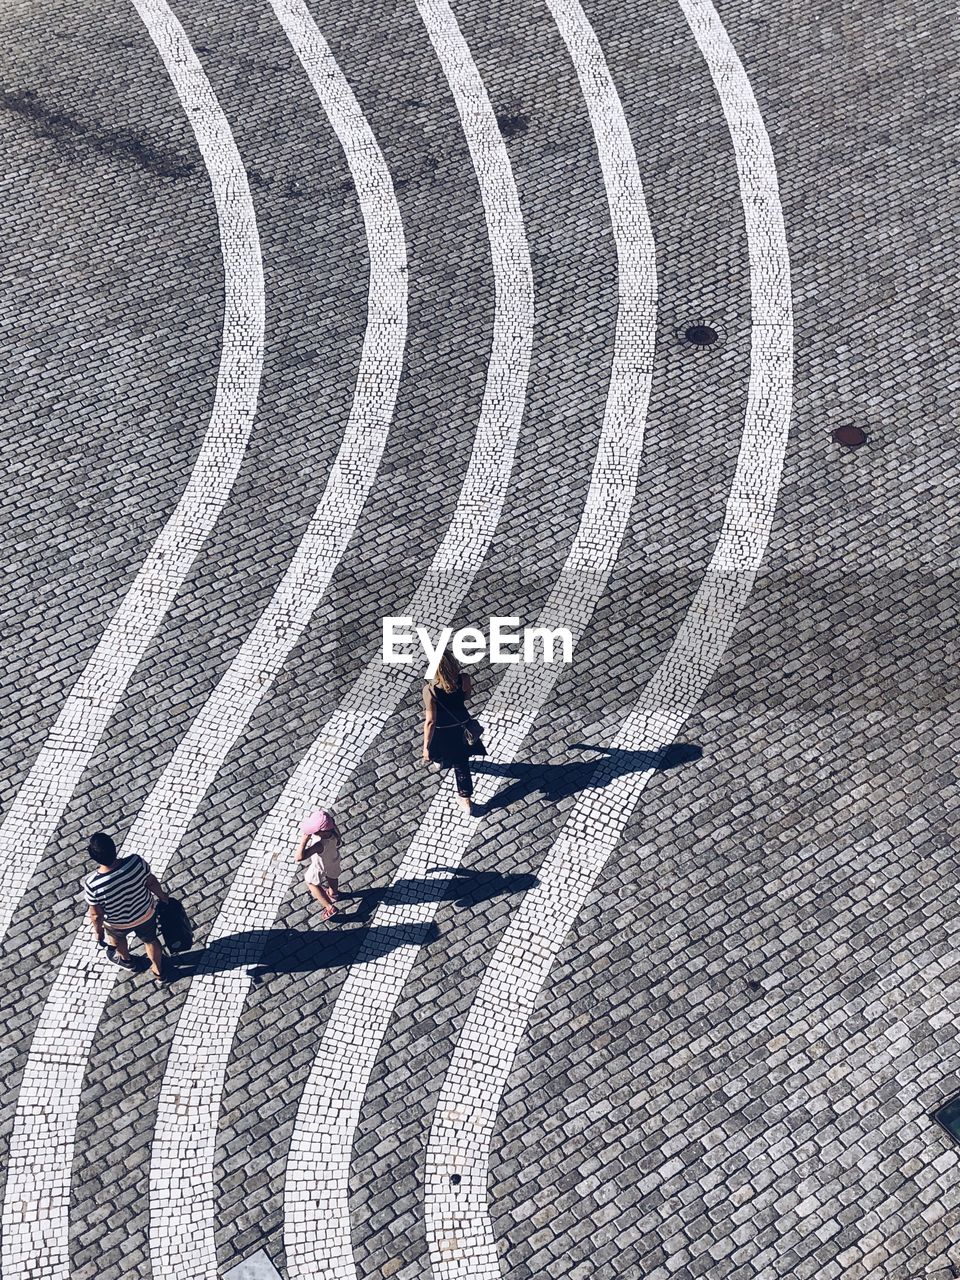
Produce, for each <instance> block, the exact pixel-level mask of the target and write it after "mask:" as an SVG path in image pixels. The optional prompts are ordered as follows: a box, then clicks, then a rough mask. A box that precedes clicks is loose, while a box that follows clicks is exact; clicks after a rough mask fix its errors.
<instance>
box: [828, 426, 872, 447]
mask: <svg viewBox="0 0 960 1280" xmlns="http://www.w3.org/2000/svg"><path fill="white" fill-rule="evenodd" d="M830 439H831V440H833V442H834V443H835V444H844V445H846V446H847V448H848V449H858V448H859V447H860V445H862V444H866V443H867V433H866V432H865V431H864V430H863V429H862V428H861V427H837V429H836V431H832V432H831V433H830Z"/></svg>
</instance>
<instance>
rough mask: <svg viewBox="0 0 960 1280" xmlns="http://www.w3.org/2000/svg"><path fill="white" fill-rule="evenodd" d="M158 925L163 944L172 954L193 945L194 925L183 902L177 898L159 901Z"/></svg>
mask: <svg viewBox="0 0 960 1280" xmlns="http://www.w3.org/2000/svg"><path fill="white" fill-rule="evenodd" d="M157 925H158V927H159V929H160V936H161V938H163V945H164V946H165V947H166V948H167V950H168V951H169V952H170V953H171V954H176V952H178V951H189V950H190V948H191V947H192V946H193V925H192V924H191V923H190V918H189V916H188V915H187V913H186V911H184V909H183V903H182V902H179V901H178V900H177V899H176V898H168V899H167V901H166V902H158V903H157Z"/></svg>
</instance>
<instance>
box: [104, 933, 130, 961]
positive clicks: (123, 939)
mask: <svg viewBox="0 0 960 1280" xmlns="http://www.w3.org/2000/svg"><path fill="white" fill-rule="evenodd" d="M104 932H105V933H106V935H107V941H108V942H109V943H110V945H111V947H113V949H114V951H115V952H116V953H117V958H118V959H120V960H129V959H130V948H129V947H128V946H127V935H126V934H125V933H111V931H110V927H109V925H108V926H107V928H106V929H105V930H104Z"/></svg>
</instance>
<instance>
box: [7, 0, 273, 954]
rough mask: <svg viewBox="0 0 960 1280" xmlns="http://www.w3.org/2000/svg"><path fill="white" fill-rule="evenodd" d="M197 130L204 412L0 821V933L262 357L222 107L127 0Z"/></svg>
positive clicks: (119, 689)
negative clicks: (206, 269)
mask: <svg viewBox="0 0 960 1280" xmlns="http://www.w3.org/2000/svg"><path fill="white" fill-rule="evenodd" d="M134 3H135V4H136V5H137V8H138V11H139V12H140V15H141V17H142V18H143V19H144V21H145V22H146V23H147V25H148V27H149V28H150V33H151V36H152V37H153V39H154V43H155V44H156V46H157V48H158V50H159V52H160V56H161V58H162V59H163V61H164V64H165V65H166V68H167V71H168V73H169V75H170V79H171V80H172V82H173V85H174V88H175V89H176V91H177V96H178V97H179V99H180V102H181V105H182V106H183V109H184V112H185V113H186V116H187V119H188V120H189V122H190V126H191V128H192V129H193V132H194V135H195V137H196V139H197V145H198V146H199V148H200V154H201V155H202V157H203V162H204V164H205V166H206V169H207V173H208V175H209V178H210V185H211V187H212V189H213V197H214V201H215V204H216V209H217V221H218V224H219V231H220V249H221V254H222V257H223V271H224V291H225V299H224V314H223V337H222V349H221V356H220V369H219V373H218V375H217V389H216V395H215V397H214V402H213V409H212V412H211V414H210V422H209V425H208V426H207V430H206V433H205V435H204V438H203V443H202V444H201V446H200V451H199V453H198V455H197V460H196V462H195V463H194V466H193V470H192V471H191V473H190V479H189V480H188V482H187V485H186V488H185V489H184V491H183V493H182V495H181V497H180V500H179V502H178V503H177V505H176V507H175V509H174V512H173V514H172V515H171V516H170V518H169V520H168V521H167V523H166V524H165V525H164V527H163V529H162V530H161V531H160V534H159V535H158V537H157V540H156V541H155V542H154V544H153V546H152V547H151V549H150V552H149V554H148V556H147V558H146V560H145V561H144V563H143V565H142V567H141V568H140V570H139V571H138V573H137V575H136V577H135V578H134V580H133V582H132V583H131V585H130V587H129V588H128V590H127V594H126V595H125V596H124V598H123V600H122V601H121V603H120V607H119V609H118V610H117V612H116V613H115V614H114V616H113V617H112V618H111V620H110V622H109V623H108V624H107V628H106V630H105V631H104V633H103V635H102V636H101V637H100V640H99V642H98V644H97V647H96V648H95V649H94V651H93V653H92V654H91V656H90V658H89V659H88V661H87V664H86V666H85V667H84V669H83V671H82V673H81V675H80V678H79V679H78V680H77V682H76V684H75V685H74V686H73V688H72V689H71V690H70V693H69V694H68V695H67V700H66V702H65V703H64V704H63V707H62V708H61V710H60V714H59V715H58V716H57V720H56V723H55V724H54V726H53V728H52V729H51V730H50V732H49V734H48V735H47V739H46V741H45V743H44V745H43V747H42V748H41V750H40V754H39V755H38V756H37V759H36V760H35V762H34V764H33V766H32V767H31V769H30V772H29V773H28V774H27V777H26V779H25V780H24V783H23V785H22V786H21V788H20V790H19V791H18V793H17V795H16V796H15V798H14V800H13V803H12V804H11V806H10V809H9V811H8V813H7V815H6V818H5V819H4V822H3V825H2V827H0V938H3V937H4V936H5V935H6V931H7V929H8V928H9V925H10V920H11V918H12V916H13V913H14V911H15V910H16V907H17V903H18V902H19V901H20V899H21V897H22V896H23V894H24V893H25V892H26V889H27V885H28V884H29V883H30V878H31V876H32V875H33V872H34V871H35V870H36V868H37V865H38V864H39V862H40V859H41V857H42V856H43V852H44V849H45V848H46V847H47V845H48V844H49V842H50V841H51V840H52V839H53V837H54V835H55V834H56V830H57V826H58V824H59V822H60V820H61V818H62V817H63V812H64V809H65V808H66V806H67V804H68V803H69V800H70V797H71V795H72V794H73V791H74V788H75V787H76V785H77V783H78V782H79V780H80V777H81V775H82V773H83V771H84V769H85V768H86V766H87V764H88V763H89V761H90V759H91V757H92V756H93V753H94V751H95V750H96V748H97V745H98V743H99V742H100V739H101V738H102V737H103V734H104V732H105V730H106V727H107V724H108V722H109V720H110V717H111V716H112V715H113V713H114V711H115V710H116V709H117V706H118V704H119V702H120V699H121V698H122V696H123V692H124V690H125V689H126V687H127V684H128V682H129V680H130V678H131V677H132V675H133V673H134V671H135V670H136V667H137V664H138V663H139V662H140V660H141V658H142V657H143V655H144V654H145V653H146V651H147V648H148V647H149V645H150V642H151V640H152V639H153V636H154V634H155V633H156V631H157V629H158V627H159V626H160V624H161V622H162V621H163V618H164V615H165V614H166V612H167V610H168V609H169V608H170V605H171V603H172V602H173V599H174V597H175V596H176V594H177V592H178V590H179V589H180V587H181V585H182V584H183V581H184V579H185V578H186V576H187V574H188V573H189V572H190V568H191V566H192V565H193V562H194V560H195V559H196V557H197V554H198V553H199V551H200V549H201V547H202V546H203V544H204V542H205V541H206V538H207V536H208V535H209V533H210V531H211V530H212V529H213V526H214V524H215V523H216V521H217V518H218V517H219V515H220V513H221V511H222V510H223V508H224V505H225V504H226V501H227V498H228V497H229V496H230V490H231V488H232V487H233V482H234V480H235V479H236V476H237V472H238V470H239V468H240V463H241V462H242V460H243V455H244V451H245V449H246V446H247V440H248V438H249V436H250V430H251V427H252V426H253V419H254V414H255V412H256V407H257V394H258V392H259V388H260V371H261V367H262V365H263V332H264V297H263V264H262V262H261V259H260V240H259V237H258V235H257V222H256V215H255V214H254V209H253V201H252V199H251V197H250V188H249V186H248V184H247V175H246V173H245V172H244V168H243V163H242V161H241V159H240V155H239V153H238V151H237V148H236V144H235V143H234V140H233V135H232V133H231V132H230V126H229V124H228V123H227V120H226V117H225V116H224V114H223V112H222V111H221V109H220V104H219V103H218V102H217V99H216V96H215V95H214V92H213V90H212V88H211V87H210V83H209V81H208V80H207V78H206V76H205V75H204V73H203V69H202V68H201V66H200V63H199V62H198V61H197V59H196V56H195V55H194V53H193V50H192V49H191V48H190V46H189V44H188V43H187V41H186V39H185V38H184V36H183V31H182V28H181V27H180V25H179V23H178V22H177V20H176V18H175V17H174V16H173V14H172V13H170V11H169V9H167V6H166V5H165V4H163V3H162V0H142V2H141V0H134Z"/></svg>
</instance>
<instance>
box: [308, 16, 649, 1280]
mask: <svg viewBox="0 0 960 1280" xmlns="http://www.w3.org/2000/svg"><path fill="white" fill-rule="evenodd" d="M418 3H419V7H420V10H421V13H423V15H424V17H425V20H426V21H427V23H428V27H429V28H430V34H431V38H432V39H433V41H434V43H435V45H436V46H437V48H438V52H440V55H441V59H443V60H449V59H452V58H460V59H462V58H463V56H464V55H463V51H462V49H463V47H462V41H461V40H460V38H459V37H458V36H455V35H454V34H453V32H454V31H455V28H454V27H453V25H452V24H453V18H452V15H450V14H449V11H448V10H447V8H446V4H445V3H444V2H443V0H418ZM444 46H446V51H445V52H442V50H444ZM574 52H575V62H576V66H577V70H578V72H579V75H580V80H581V85H582V88H583V92H584V96H585V98H586V101H587V105H588V108H589V112H590V119H591V123H592V126H593V130H594V134H595V138H596V143H597V150H598V153H599V157H600V163H601V167H602V170H603V176H604V183H605V187H606V193H607V200H608V204H609V209H610V218H611V223H612V229H613V235H614V241H615V244H616V249H617V258H618V268H619V290H618V292H619V308H618V313H617V325H616V335H615V341H614V356H613V364H612V368H611V374H610V383H609V388H608V394H607V402H606V408H605V412H604V419H603V425H602V430H601V434H600V440H599V443H598V448H597V456H596V459H595V462H594V467H593V473H592V476H591V481H590V489H589V492H588V495H587V499H586V503H585V506H584V510H583V513H582V516H581V519H580V524H579V527H578V529H577V533H576V537H575V538H574V541H573V543H572V545H571V548H570V552H569V555H568V557H567V560H566V563H565V564H564V567H563V570H562V572H561V574H560V576H559V578H558V580H557V582H556V584H555V586H554V588H553V590H552V591H551V593H550V597H549V599H548V601H547V602H546V604H545V606H544V608H543V611H542V613H541V615H540V617H539V618H538V620H537V625H538V626H542V627H547V628H551V629H552V628H554V627H557V626H566V627H568V628H569V630H570V632H571V634H572V636H573V639H574V643H577V642H578V641H579V639H580V637H581V636H582V635H583V632H584V630H585V628H586V626H587V625H588V623H589V621H590V618H591V617H592V615H593V612H594V609H595V608H596V605H597V603H598V601H599V600H600V597H601V596H602V594H603V590H604V588H605V586H606V582H607V578H608V576H609V573H610V571H611V569H612V568H613V565H614V563H615V562H616V559H617V555H618V553H619V550H620V546H621V542H622V539H623V535H624V533H625V532H626V529H627V525H628V522H629V518H630V512H631V509H632V505H633V500H634V495H635V491H636V485H637V479H638V475H639V470H640V457H641V451H642V446H643V434H644V425H645V420H646V413H647V406H648V402H649V396H650V382H651V376H652V370H653V354H654V340H655V333H656V252H655V247H654V241H653V235H652V232H651V229H650V223H649V219H648V216H647V209H646V204H645V201H644V196H643V188H642V185H641V182H640V174H639V170H638V167H637V160H636V155H635V154H634V149H633V143H632V141H631V139H630V133H629V130H628V128H627V124H626V121H625V119H624V116H623V111H622V108H621V105H620V101H619V98H618V97H617V93H616V89H615V88H614V85H613V82H612V80H611V78H610V75H609V72H608V71H607V68H606V66H605V64H604V62H603V58H602V56H600V51H599V48H598V47H597V45H596V42H595V41H592V42H591V41H589V40H588V39H586V37H585V34H581V36H580V38H579V39H578V41H577V46H576V49H575V51H574ZM558 674H559V668H558V667H556V666H554V667H549V666H545V665H537V666H533V665H531V666H528V665H518V666H514V667H511V668H509V669H508V671H507V673H506V675H505V676H504V677H503V679H502V680H501V681H500V683H499V684H498V686H497V688H496V690H495V691H494V694H493V696H492V697H491V699H490V701H489V702H488V704H487V706H486V707H485V709H484V712H483V720H484V723H485V725H486V729H487V733H486V737H487V745H488V750H489V752H490V757H491V759H492V760H493V761H496V762H500V763H508V762H509V761H511V760H513V759H514V758H515V757H516V756H517V754H518V752H519V751H520V748H521V746H522V744H523V741H524V739H525V738H526V736H527V734H528V732H529V731H530V729H531V728H532V727H533V725H534V723H535V721H536V718H537V715H538V713H539V711H540V708H541V707H542V706H543V704H544V701H545V700H546V698H547V697H548V695H549V694H550V692H551V690H552V688H553V686H554V684H555V682H556V679H557V676H558ZM499 785H500V782H499V780H498V779H495V778H492V777H491V776H489V775H481V776H480V777H479V778H478V779H477V784H476V797H477V799H478V801H480V802H483V801H484V800H486V799H488V798H489V797H490V796H492V795H493V793H494V792H495V791H496V790H497V787H498V786H499ZM475 831H476V827H475V826H474V825H472V824H471V822H470V820H469V819H464V818H463V817H462V816H461V815H460V814H459V813H458V812H457V811H456V810H455V809H453V808H452V805H451V798H450V796H449V794H448V793H447V789H446V788H444V791H443V792H442V793H440V794H438V795H436V796H435V797H434V800H433V803H432V804H431V806H430V808H429V810H428V812H427V814H426V816H425V818H424V820H423V822H422V824H421V826H420V828H419V830H418V831H417V833H416V835H415V836H414V838H413V840H412V842H411V844H410V846H409V848H408V849H407V851H406V853H405V855H404V857H403V859H402V861H401V864H400V867H399V868H398V870H397V872H396V875H395V877H394V887H393V889H392V890H391V892H390V893H389V894H388V896H387V899H386V901H385V902H384V903H383V905H382V906H381V907H380V908H379V909H378V911H377V913H376V916H375V918H374V920H373V928H372V932H371V933H370V934H369V935H368V939H367V941H366V942H365V943H364V944H363V945H362V947H361V950H360V952H359V954H358V956H357V959H356V961H355V962H354V963H353V965H351V967H350V969H349V970H348V972H347V976H346V980H345V982H344V985H343V988H342V989H341V992H340V995H339V997H338V999H337V1002H336V1004H335V1005H334V1008H333V1011H332V1013H331V1015H330V1017H329V1019H328V1022H327V1025H326V1027H325V1029H324V1033H323V1039H322V1041H321V1044H320V1050H319V1053H318V1055H317V1057H316V1059H315V1061H314V1064H313V1068H312V1070H311V1074H310V1077H309V1080H308V1082H307V1086H306V1089H305V1091H304V1094H303V1096H302V1098H301V1102H300V1107H299V1111H298V1115H297V1122H296V1126H295V1128H294V1134H293V1141H292V1145H291V1149H290V1153H289V1156H288V1159H287V1170H286V1188H285V1204H284V1214H285V1249H286V1259H287V1274H288V1276H289V1277H290V1280H308V1278H309V1280H355V1277H356V1274H357V1273H356V1267H355V1263H354V1260H353V1253H352V1249H351V1241H350V1217H349V1196H348V1192H349V1188H348V1176H349V1171H350V1156H351V1149H352V1145H353V1135H354V1131H355V1128H356V1124H357V1121H358V1119H359V1116H360V1110H361V1107H362V1103H363V1097H364V1093H365V1091H366V1087H367V1084H368V1082H369V1079H370V1074H371V1072H372V1070H373V1068H374V1065H375V1063H376V1060H377V1055H378V1053H379V1051H380V1048H381V1045H382V1043H383V1040H384V1037H385V1035H386V1032H387V1028H388V1026H389V1023H390V1018H391V1015H392V1014H393V1011H394V1008H395V1006H396V1003H397V1000H398V999H399V998H400V995H401V992H402V990H403V987H404V984H405V982H406V980H407V977H408V975H409V973H410V970H411V968H412V967H413V965H414V963H415V962H416V959H417V955H418V953H419V949H420V946H421V944H422V942H423V940H424V937H425V934H426V931H427V928H428V926H429V922H430V921H431V919H432V917H433V915H434V911H435V909H436V907H435V902H423V901H419V900H418V898H419V897H421V896H422V894H418V893H417V892H416V891H414V892H413V893H410V892H409V890H408V889H406V890H405V886H406V885H409V883H410V882H411V881H415V882H422V881H425V880H433V881H435V882H436V883H437V884H439V885H442V884H444V883H445V882H446V881H448V880H449V878H450V877H449V870H448V869H449V867H451V866H452V865H457V864H459V862H460V861H461V860H462V858H463V855H464V853H465V852H466V850H467V848H468V846H469V844H470V841H471V838H472V837H473V836H474V834H475ZM438 864H440V865H439V866H438ZM430 896H431V897H433V896H434V895H430ZM436 896H440V895H436ZM404 935H406V936H404ZM383 937H387V938H403V942H402V945H397V946H394V947H392V948H391V949H389V950H387V951H384V948H383V947H382V945H381V942H380V940H381V938H383ZM318 1224H322V1228H321V1229H318Z"/></svg>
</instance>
